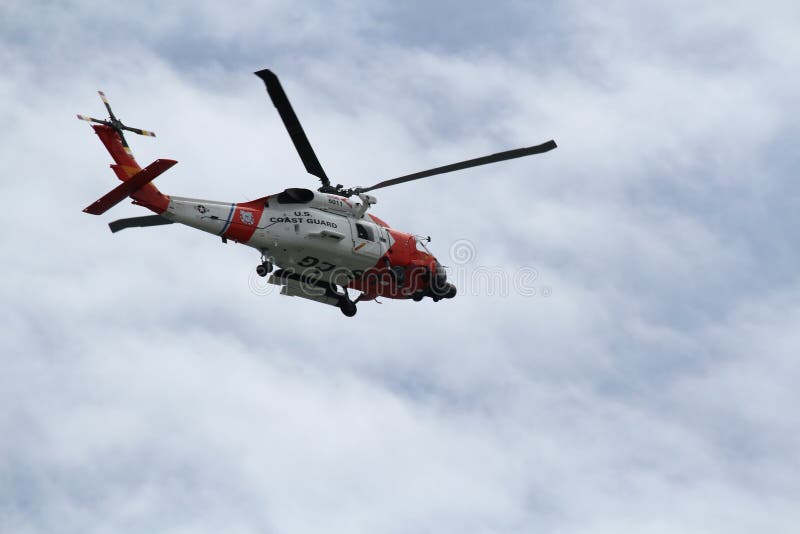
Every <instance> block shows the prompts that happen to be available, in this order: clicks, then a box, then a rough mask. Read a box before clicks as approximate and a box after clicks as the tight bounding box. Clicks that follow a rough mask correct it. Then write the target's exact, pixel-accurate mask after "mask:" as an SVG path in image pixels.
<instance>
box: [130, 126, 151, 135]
mask: <svg viewBox="0 0 800 534" xmlns="http://www.w3.org/2000/svg"><path fill="white" fill-rule="evenodd" d="M122 129H123V130H127V131H129V132H133V133H137V134H139V135H146V136H147V137H155V136H156V133H155V132H151V131H150V130H142V129H141V128H131V127H130V126H122Z"/></svg>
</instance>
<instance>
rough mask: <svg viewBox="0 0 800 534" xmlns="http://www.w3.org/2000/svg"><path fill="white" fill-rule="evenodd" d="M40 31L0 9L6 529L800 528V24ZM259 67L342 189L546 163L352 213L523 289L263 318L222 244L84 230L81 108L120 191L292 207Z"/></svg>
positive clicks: (274, 8)
mask: <svg viewBox="0 0 800 534" xmlns="http://www.w3.org/2000/svg"><path fill="white" fill-rule="evenodd" d="M65 6H66V7H58V6H54V5H51V4H49V3H34V4H31V3H22V2H16V3H5V4H4V6H3V7H2V8H0V10H1V11H2V16H0V20H3V21H5V22H3V23H0V24H2V26H0V29H1V30H2V35H3V37H2V38H0V43H1V44H3V46H2V52H0V54H2V55H0V58H2V62H3V64H4V65H7V68H6V69H5V72H6V76H4V78H3V79H2V80H0V97H2V98H1V99H0V101H2V104H0V117H2V118H3V120H4V122H5V123H6V124H7V125H8V127H7V128H6V129H5V130H4V131H3V132H2V133H0V158H2V161H3V162H4V164H5V172H4V173H3V177H2V178H0V195H1V196H2V198H4V199H5V207H4V209H3V210H2V212H1V213H0V223H2V225H3V228H5V229H6V233H5V236H4V241H3V245H4V251H5V254H4V255H3V262H2V267H0V275H2V277H3V280H4V283H3V284H2V285H0V299H2V301H3V303H4V304H5V306H3V308H2V311H0V324H2V325H3V326H2V329H3V334H2V336H0V353H2V354H3V362H2V363H3V369H4V371H3V373H2V374H1V375H0V406H2V408H0V435H2V436H3V438H2V439H0V451H1V452H2V454H0V458H2V459H0V530H10V531H11V530H13V531H15V532H49V531H53V530H58V531H66V532H77V531H82V532H84V531H98V532H99V531H103V532H106V531H121V532H125V531H131V532H133V531H136V532H139V531H142V530H160V531H171V532H206V531H219V530H225V531H233V532H237V531H239V532H252V531H268V532H269V531H280V532H283V531H293V532H294V531H299V532H306V531H307V532H311V531H319V530H321V529H324V530H326V531H334V532H336V531H339V532H367V531H369V532H375V531H388V532H393V531H398V532H400V531H402V532H407V531H409V530H415V531H426V530H430V531H434V530H435V531H437V532H448V531H451V532H455V531H459V532H462V531H464V530H467V529H468V530H470V531H472V532H474V531H478V532H498V531H504V532H512V531H513V532H516V531H530V530H540V531H548V532H555V531H562V532H573V533H577V532H589V531H591V532H605V531H608V532H612V531H614V532H616V531H619V530H620V529H628V530H630V529H631V528H632V529H635V530H637V531H642V532H675V531H681V532H726V533H728V532H752V531H754V530H768V531H771V532H787V531H788V530H789V528H790V526H791V525H794V524H795V523H796V522H797V519H798V517H797V512H796V511H795V510H794V508H795V507H794V506H792V504H793V503H794V502H796V500H797V494H798V491H800V486H798V484H797V482H796V480H797V476H796V475H797V470H798V464H797V460H796V455H795V454H794V451H796V450H797V442H798V439H799V436H798V431H797V428H796V424H795V421H796V418H795V417H794V416H793V413H792V408H793V406H794V405H795V404H796V403H797V401H798V396H797V393H796V391H795V390H796V388H795V387H794V384H795V383H796V382H797V376H796V374H797V372H796V366H794V365H793V363H792V362H793V355H794V353H795V352H797V351H796V347H797V339H796V335H794V332H796V331H797V324H796V323H797V298H796V296H797V289H796V288H797V278H796V275H795V274H794V272H793V266H794V265H796V263H797V253H796V252H795V250H794V247H793V246H792V245H791V244H792V243H793V242H794V241H796V240H795V239H793V237H794V236H793V228H795V227H796V225H795V224H793V223H794V222H797V221H796V215H795V213H796V209H795V208H796V206H794V204H793V200H796V197H797V195H796V194H795V193H794V192H793V191H794V189H795V188H794V186H793V180H792V175H791V171H789V170H788V169H793V168H794V166H793V165H792V164H793V163H794V159H796V158H794V157H793V156H792V154H791V153H790V152H789V150H788V149H787V150H778V149H776V147H785V146H786V145H783V144H780V143H781V138H782V137H784V136H786V135H787V132H793V131H794V129H796V128H795V127H794V126H793V116H792V115H793V112H792V111H793V110H794V109H796V108H797V106H796V98H797V97H796V94H797V91H796V88H797V80H796V75H795V74H794V72H796V69H793V67H796V64H797V59H798V54H797V46H798V45H797V39H796V38H795V36H794V34H795V32H794V27H795V26H796V24H794V23H793V21H796V19H797V13H796V10H795V8H794V7H793V5H791V4H788V3H787V4H783V5H779V4H773V6H772V9H773V10H774V11H768V10H761V9H755V8H750V7H748V6H745V5H743V4H740V5H737V6H728V7H727V8H725V9H722V8H720V7H718V6H715V5H714V4H711V3H709V4H702V5H694V4H693V5H691V6H689V5H688V4H687V5H685V6H683V8H681V6H678V7H675V6H674V4H662V5H660V6H656V5H655V4H653V5H649V6H646V7H643V6H639V5H638V4H636V5H634V4H631V3H629V2H616V3H613V4H611V5H608V6H603V7H602V8H599V7H594V6H590V5H587V4H586V3H582V2H574V3H571V4H564V5H560V6H544V7H542V6H537V8H536V10H535V11H527V9H528V8H527V6H522V5H517V4H507V5H499V6H498V7H497V9H496V13H493V14H492V16H491V17H489V18H488V19H482V18H481V17H482V15H481V11H480V9H478V8H474V9H473V8H470V6H458V9H456V10H448V9H447V8H437V9H444V13H442V12H439V11H435V10H430V11H425V10H420V13H419V14H418V15H414V16H416V17H425V16H426V15H428V16H430V17H431V18H432V20H433V21H434V22H436V21H438V22H441V23H445V22H447V20H446V18H447V17H449V18H452V19H458V20H457V21H456V22H458V25H457V27H460V28H464V29H469V30H470V31H474V32H476V33H475V34H472V35H467V34H463V35H462V33H460V32H458V31H448V32H440V33H437V32H434V31H433V30H431V29H429V30H425V28H434V27H436V24H433V26H431V25H426V24H421V19H418V20H419V21H420V23H419V24H415V19H414V18H413V17H412V18H410V19H409V20H407V21H405V20H406V19H404V18H402V17H408V14H407V13H404V12H400V13H398V11H397V8H392V7H391V6H383V5H375V6H373V5H371V4H370V5H368V6H367V5H359V4H357V3H356V4H346V3H342V4H340V5H337V6H336V7H335V8H326V9H323V8H322V7H319V8H318V9H315V8H306V9H304V10H298V9H297V8H296V7H294V6H290V5H289V4H288V3H283V2H277V3H269V4H265V5H261V4H259V5H255V4H240V5H238V8H234V9H231V8H229V7H227V6H226V7H225V9H223V8H221V7H215V6H213V5H210V4H192V5H191V6H189V5H180V4H179V5H173V6H169V7H162V6H157V5H156V4H153V3H142V4H136V5H132V6H124V7H115V6H101V5H98V4H93V3H84V2H74V3H72V4H67V5H65ZM653 6H655V7H653ZM401 11H402V10H401ZM543 15H548V16H551V17H552V20H543V19H542V16H543ZM393 16H397V17H400V18H393ZM437 17H438V18H437ZM399 20H403V21H405V22H402V23H401V22H398V21H399ZM486 20H494V21H504V22H505V23H506V24H499V25H498V26H497V27H494V26H493V27H492V28H489V27H488V26H487V25H486V23H485V21H486ZM528 20H529V21H530V24H522V23H521V21H522V22H527V21H528ZM534 24H535V25H536V26H535V28H536V29H537V30H538V31H523V30H522V28H527V27H529V26H532V25H534ZM412 25H413V26H414V27H412ZM500 26H502V27H500ZM490 30H491V31H490ZM504 30H505V31H504ZM476 36H480V38H477V37H476ZM267 66H269V67H274V68H275V70H276V71H277V72H278V73H279V74H280V75H281V76H282V80H283V83H284V86H285V87H286V88H287V91H288V92H289V95H290V98H291V99H292V101H293V103H294V104H295V107H296V108H297V111H298V114H299V115H300V118H301V120H302V121H303V123H304V125H305V126H306V129H307V131H308V133H309V136H310V137H311V141H312V143H313V144H314V145H315V147H316V148H317V152H318V154H319V156H320V159H321V161H322V162H323V165H324V166H325V168H326V169H327V170H328V171H329V173H330V174H332V175H334V176H336V180H338V181H342V182H344V183H346V184H349V185H356V184H367V183H370V182H372V181H377V180H379V179H383V178H388V177H391V176H392V175H399V174H403V173H406V172H412V171H414V170H417V169H422V168H426V167H431V166H435V165H439V164H443V163H447V162H448V161H455V160H459V159H463V158H468V157H473V156H477V155H480V154H483V153H490V152H493V151H499V150H503V149H506V148H512V147H514V146H521V145H525V144H534V143H537V142H540V141H544V140H546V139H548V138H550V137H554V138H555V139H556V140H557V141H558V142H559V144H560V148H559V149H558V150H557V151H555V152H552V153H549V154H547V155H546V156H542V157H537V158H530V159H529V160H519V161H514V162H507V163H503V164H500V165H497V166H494V167H491V168H488V167H487V168H482V169H475V170H470V171H465V172H463V173H460V174H458V175H456V174H452V175H445V176H440V177H437V178H435V179H431V180H429V181H427V182H418V183H417V184H408V185H403V186H399V187H397V188H395V189H393V190H386V191H384V192H382V193H381V195H380V203H379V204H378V206H376V209H375V211H376V213H378V214H379V215H380V216H382V217H385V218H386V219H387V220H388V221H389V222H391V223H392V224H394V225H396V226H398V227H400V228H407V229H411V230H414V231H417V232H424V233H426V234H427V233H430V234H432V235H433V238H434V241H433V244H432V245H433V248H434V251H435V252H437V253H438V254H439V255H440V256H442V257H444V258H446V256H447V252H448V249H449V247H450V244H451V243H452V242H454V241H455V240H456V239H462V238H468V239H470V240H471V241H472V242H473V243H474V244H475V247H476V250H477V254H478V256H477V260H476V261H475V262H474V263H467V264H465V265H463V266H461V267H460V268H461V269H462V271H463V273H464V275H465V276H469V275H470V274H474V272H473V271H475V270H479V269H480V268H481V267H497V268H499V269H501V270H504V272H507V273H510V274H513V273H514V270H515V269H518V268H520V267H534V268H535V269H536V270H537V272H538V277H537V278H536V280H535V282H534V283H535V287H536V289H537V294H536V295H535V296H533V297H524V296H521V295H517V294H513V293H512V294H511V295H509V296H507V297H501V296H498V295H488V294H485V292H482V293H481V294H470V292H469V291H462V294H461V295H460V296H459V297H458V298H457V299H455V300H453V301H451V302H442V303H438V304H433V303H423V304H414V303H406V302H384V303H383V304H382V305H377V304H373V303H365V304H364V305H362V306H361V308H360V311H359V315H358V316H357V317H356V318H355V319H352V320H348V319H346V318H344V317H342V316H341V315H340V314H339V313H338V311H337V310H335V309H328V308H324V307H321V306H317V305H315V304H313V303H309V302H304V301H297V300H296V299H287V298H285V297H281V296H279V295H277V294H269V295H256V294H254V292H253V291H252V289H251V287H250V285H249V280H250V278H251V271H252V269H253V267H254V266H255V263H256V260H257V258H256V254H254V253H252V252H250V251H249V250H248V249H245V248H244V247H237V246H234V245H230V244H229V245H222V244H221V243H219V242H218V241H215V240H214V239H211V238H209V237H208V236H205V235H196V234H195V233H193V232H192V231H190V230H188V229H184V228H177V227H174V226H173V227H165V228H156V229H143V230H141V231H134V230H128V231H125V232H122V233H120V234H118V235H113V236H112V235H111V234H110V233H109V232H108V231H107V229H106V228H105V223H106V222H107V221H108V220H111V219H112V218H116V217H124V216H128V215H133V214H136V213H139V212H138V211H137V210H136V209H135V208H134V207H130V206H122V207H119V208H115V212H114V213H113V214H112V215H111V216H109V217H101V218H95V217H89V216H86V215H84V214H82V213H81V212H80V210H81V208H82V207H83V206H84V205H86V204H88V203H89V202H90V201H91V200H93V199H94V198H96V197H97V196H99V195H100V194H102V193H103V192H104V191H106V190H107V189H109V188H110V187H111V186H112V185H113V183H114V180H113V178H112V175H111V172H110V171H109V170H108V169H107V168H105V164H106V162H107V160H108V158H107V156H106V155H105V153H104V151H103V149H102V147H101V146H100V145H99V144H98V143H97V141H96V139H95V138H94V135H93V134H92V133H91V131H90V130H89V129H88V128H86V127H85V125H82V124H81V123H78V121H77V120H75V119H74V115H73V113H76V112H80V113H92V114H98V113H100V111H99V110H100V109H102V108H100V103H99V101H98V100H97V98H96V95H95V94H94V93H93V92H94V90H96V89H104V90H105V91H106V92H107V93H108V94H109V96H110V97H111V100H112V103H113V105H114V108H115V110H116V111H117V112H118V113H119V115H120V116H122V117H123V118H124V119H125V120H126V121H129V122H130V123H133V124H136V125H137V126H141V127H144V128H151V129H154V130H156V131H157V133H158V135H159V137H158V138H157V139H155V140H150V139H132V140H131V141H132V142H133V143H134V150H135V152H136V154H137V157H138V158H139V159H140V161H142V162H146V161H150V160H152V159H154V158H156V157H175V159H178V160H179V161H180V163H179V165H178V166H177V167H175V168H174V169H172V170H171V171H170V172H169V173H168V174H166V175H164V176H163V177H161V178H159V181H158V184H159V186H160V187H161V188H162V189H163V190H164V191H166V192H168V193H175V194H180V195H189V196H198V197H206V198H219V199H222V200H242V199H245V198H255V197H256V196H260V195H263V194H267V193H272V192H275V191H277V190H280V189H281V188H283V187H285V186H287V185H307V186H313V185H314V180H313V179H312V177H309V176H307V175H305V173H304V172H303V171H302V167H301V165H300V162H299V160H298V158H297V156H296V154H295V153H294V151H293V148H292V146H291V143H290V141H289V140H288V138H287V136H286V134H285V132H284V131H283V129H282V126H281V124H280V122H279V120H278V118H277V116H276V115H275V112H274V109H273V108H272V105H271V104H270V103H269V102H268V100H267V97H266V94H265V92H264V89H263V86H262V85H261V84H260V82H259V81H258V80H257V79H256V78H255V77H254V76H252V74H251V72H252V71H253V70H255V69H257V68H261V67H267ZM445 263H448V260H447V259H446V260H445ZM450 263H453V262H450ZM454 268H455V266H454ZM543 287H548V288H549V289H552V295H550V296H549V297H545V296H543V294H542V292H541V290H542V288H543ZM462 289H463V288H462Z"/></svg>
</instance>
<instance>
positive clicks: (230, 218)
mask: <svg viewBox="0 0 800 534" xmlns="http://www.w3.org/2000/svg"><path fill="white" fill-rule="evenodd" d="M255 74H256V76H258V77H259V78H261V80H263V81H264V84H265V85H266V87H267V93H268V94H269V96H270V98H271V99H272V103H273V104H274V105H275V107H276V108H277V110H278V113H279V114H280V117H281V119H282V120H283V123H284V125H285V126H286V129H287V130H288V132H289V136H290V137H291V138H292V141H293V142H294V145H295V148H296V149H297V152H298V153H299V154H300V159H301V160H302V162H303V164H304V165H305V167H306V171H308V172H309V173H310V174H312V175H314V176H316V177H318V178H319V179H320V181H321V182H322V186H321V187H320V188H319V189H317V191H312V190H311V189H306V188H297V187H292V188H289V189H285V190H284V191H282V192H280V193H277V194H273V195H269V196H265V197H262V198H258V199H256V200H251V201H248V202H239V203H231V202H219V201H216V200H200V199H196V198H186V197H177V196H172V195H165V194H163V193H161V191H159V190H158V188H156V186H155V185H154V184H153V183H152V181H153V180H154V179H155V178H156V177H157V176H159V175H160V174H161V173H163V172H164V171H166V170H167V169H169V168H170V167H172V166H173V165H175V164H176V163H177V162H176V161H175V160H170V159H157V160H156V161H154V162H153V163H151V164H150V165H148V166H147V167H145V168H144V169H142V168H141V167H140V166H139V164H138V163H137V162H136V160H135V159H134V158H133V154H132V153H131V150H130V148H129V146H128V143H127V141H126V140H125V136H124V135H123V132H133V133H137V134H140V135H147V136H151V137H152V136H155V134H154V133H153V132H149V131H147V130H141V129H139V128H131V127H128V126H126V125H125V124H123V123H122V121H120V120H119V119H118V118H117V117H116V116H115V115H114V112H113V111H111V106H110V105H109V103H108V100H107V99H106V97H105V95H104V94H103V93H102V92H100V97H101V98H102V99H103V103H104V104H105V107H106V109H107V110H108V115H109V118H108V119H106V120H100V119H95V118H93V117H87V116H84V115H78V118H79V119H82V120H86V121H89V122H92V123H95V124H93V125H92V128H93V129H94V131H95V133H96V134H97V135H98V136H99V137H100V140H101V141H102V142H103V145H105V147H106V149H107V150H108V152H109V153H110V154H111V157H112V158H113V160H114V164H113V165H111V168H112V169H113V170H114V173H115V174H116V175H117V178H119V179H120V180H122V183H121V184H120V185H119V186H117V187H116V188H114V189H112V190H111V191H110V192H108V193H107V194H106V195H104V196H103V197H101V198H100V199H98V200H97V201H95V202H94V203H92V204H91V205H90V206H88V207H87V208H85V209H84V210H83V211H84V212H86V213H91V214H93V215H100V214H102V213H105V212H106V211H107V210H109V209H110V208H111V207H113V206H115V205H116V204H118V203H120V202H121V201H123V200H124V199H126V198H128V197H130V198H132V199H133V203H134V204H137V205H140V206H143V207H145V208H147V209H149V210H151V211H153V212H155V213H156V215H149V216H144V217H133V218H128V219H120V220H117V221H114V222H112V223H110V224H109V226H110V228H111V231H112V232H118V231H119V230H122V229H124V228H132V227H143V226H158V225H163V224H173V223H181V224H185V225H187V226H191V227H192V228H197V229H198V230H202V231H204V232H208V233H210V234H214V235H216V236H220V237H221V238H222V241H223V242H225V243H226V242H227V241H228V240H231V241H235V242H237V243H243V244H245V245H247V246H250V247H252V248H254V249H256V250H257V251H258V252H259V253H260V254H261V263H260V264H259V265H258V267H257V268H256V271H257V273H258V274H259V275H260V276H267V275H270V278H269V279H268V282H269V283H272V284H275V285H279V286H281V294H282V295H289V296H296V297H302V298H306V299H310V300H314V301H317V302H321V303H325V304H329V305H332V306H337V307H338V308H339V309H340V310H341V311H342V313H344V314H345V315H346V316H348V317H352V316H353V315H355V313H356V303H357V302H359V301H368V300H374V299H375V298H377V297H386V298H392V299H413V300H415V301H420V300H422V299H423V298H425V297H430V298H431V299H433V300H434V301H438V300H441V299H449V298H453V297H454V296H455V295H456V288H455V286H454V285H452V284H451V283H450V282H448V281H447V274H446V272H445V269H444V267H443V266H442V264H441V263H440V262H439V261H437V259H436V258H435V257H434V256H433V254H431V253H430V251H429V250H428V249H427V247H426V246H425V241H430V237H428V238H427V239H422V238H420V237H418V236H415V235H413V234H410V233H407V232H401V231H400V230H397V229H394V228H392V227H390V226H389V225H388V224H387V223H386V222H384V221H383V220H382V219H380V218H378V217H377V216H375V215H373V214H372V213H367V211H368V210H369V208H370V207H371V206H372V205H374V204H375V203H376V199H375V197H373V196H372V195H369V194H367V193H368V192H369V191H373V190H375V189H380V188H383V187H388V186H391V185H397V184H401V183H404V182H410V181H412V180H418V179H420V178H426V177H428V176H434V175H437V174H443V173H447V172H452V171H457V170H460V169H467V168H469V167H476V166H478V165H485V164H487V163H495V162H498V161H504V160H507V159H513V158H519V157H522V156H529V155H532V154H540V153H542V152H547V151H548V150H552V149H554V148H556V143H555V142H554V141H552V140H551V141H547V142H546V143H543V144H541V145H537V146H532V147H528V148H519V149H516V150H508V151H505V152H500V153H497V154H492V155H489V156H484V157H480V158H475V159H470V160H466V161H462V162H459V163H453V164H451V165H445V166H443V167H436V168H434V169H429V170H426V171H421V172H416V173H413V174H408V175H406V176H400V177H398V178H392V179H390V180H384V181H382V182H378V183H377V184H375V185H372V186H369V187H353V188H345V187H343V186H342V185H336V186H333V185H331V182H330V180H329V179H328V176H327V175H326V174H325V171H324V170H323V169H322V165H320V163H319V160H318V159H317V156H316V154H315V153H314V149H313V148H311V143H310V142H309V140H308V137H306V134H305V132H304V131H303V127H302V126H301V125H300V121H299V120H298V118H297V115H295V112H294V110H293V109H292V106H291V104H290V103H289V99H288V97H287V96H286V93H285V92H284V90H283V88H282V87H281V84H280V82H279V81H278V77H277V76H275V74H274V73H273V72H272V71H270V70H267V69H265V70H260V71H258V72H256V73H255ZM352 197H357V198H358V199H359V200H360V202H356V201H351V198H352ZM275 267H277V269H276V270H274V271H273V269H274V268H275ZM348 290H355V291H358V292H360V295H359V296H358V298H356V299H355V300H352V299H351V298H350V294H349V292H348Z"/></svg>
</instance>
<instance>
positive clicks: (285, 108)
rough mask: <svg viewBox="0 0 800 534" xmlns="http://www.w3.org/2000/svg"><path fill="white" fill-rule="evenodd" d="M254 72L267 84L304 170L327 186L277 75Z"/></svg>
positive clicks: (325, 178) (266, 71) (267, 70)
mask: <svg viewBox="0 0 800 534" xmlns="http://www.w3.org/2000/svg"><path fill="white" fill-rule="evenodd" d="M254 74H255V75H256V76H258V77H259V78H261V79H262V80H263V81H264V85H266V86H267V93H269V97H270V98H271V99H272V104H273V105H274V106H275V108H277V110H278V113H279V114H280V116H281V119H282V120H283V124H284V126H286V130H287V131H288V132H289V137H291V138H292V142H293V143H294V146H295V148H296V149H297V153H298V154H300V159H301V160H303V165H305V166H306V171H308V173H309V174H313V175H314V176H316V177H318V178H319V179H320V180H321V181H322V185H323V186H329V185H330V183H331V182H330V180H328V176H327V175H326V174H325V171H324V170H323V169H322V165H320V163H319V160H318V159H317V155H316V154H315V153H314V149H313V148H311V143H310V142H309V140H308V137H306V133H305V132H304V131H303V127H302V126H301V125H300V120H299V119H298V118H297V115H296V114H295V112H294V109H292V105H291V104H290V103H289V97H287V96H286V92H285V91H284V90H283V87H281V82H280V81H278V77H277V76H275V73H274V72H272V71H271V70H269V69H264V70H260V71H258V72H255V73H254Z"/></svg>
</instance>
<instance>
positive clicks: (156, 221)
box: [108, 215, 175, 233]
mask: <svg viewBox="0 0 800 534" xmlns="http://www.w3.org/2000/svg"><path fill="white" fill-rule="evenodd" d="M174 222H175V221H170V220H169V219H165V218H164V217H162V216H161V215H146V216H144V217H129V218H127V219H118V220H116V221H112V222H110V223H108V227H109V228H111V231H112V232H115V233H116V232H119V231H120V230H124V229H125V228H142V227H145V226H161V225H162V224H173V223H174Z"/></svg>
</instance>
